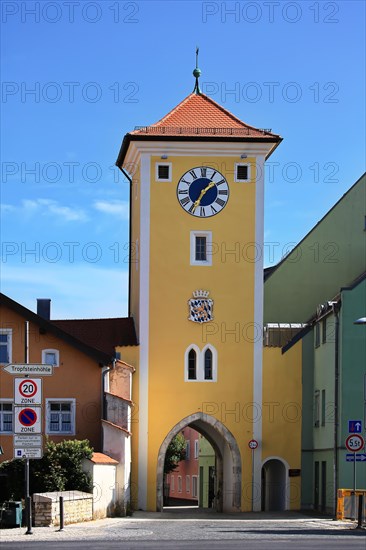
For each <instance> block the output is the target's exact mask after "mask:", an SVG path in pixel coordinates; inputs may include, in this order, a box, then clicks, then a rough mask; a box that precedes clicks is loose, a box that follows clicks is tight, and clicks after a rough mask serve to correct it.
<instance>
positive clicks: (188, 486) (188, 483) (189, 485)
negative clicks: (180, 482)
mask: <svg viewBox="0 0 366 550" xmlns="http://www.w3.org/2000/svg"><path fill="white" fill-rule="evenodd" d="M190 492H191V477H190V476H189V475H186V493H190Z"/></svg>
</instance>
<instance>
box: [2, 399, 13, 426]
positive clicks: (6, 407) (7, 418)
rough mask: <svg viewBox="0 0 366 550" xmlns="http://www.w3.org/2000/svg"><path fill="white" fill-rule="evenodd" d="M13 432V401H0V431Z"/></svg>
mask: <svg viewBox="0 0 366 550" xmlns="http://www.w3.org/2000/svg"><path fill="white" fill-rule="evenodd" d="M12 432H13V403H12V402H11V401H7V400H4V401H0V433H2V434H6V433H8V434H9V433H12Z"/></svg>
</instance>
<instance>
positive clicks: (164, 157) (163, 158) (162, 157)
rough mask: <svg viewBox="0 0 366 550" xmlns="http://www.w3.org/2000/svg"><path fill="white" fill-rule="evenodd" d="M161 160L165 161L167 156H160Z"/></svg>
mask: <svg viewBox="0 0 366 550" xmlns="http://www.w3.org/2000/svg"><path fill="white" fill-rule="evenodd" d="M160 158H161V159H162V160H166V159H167V158H168V155H161V157H160Z"/></svg>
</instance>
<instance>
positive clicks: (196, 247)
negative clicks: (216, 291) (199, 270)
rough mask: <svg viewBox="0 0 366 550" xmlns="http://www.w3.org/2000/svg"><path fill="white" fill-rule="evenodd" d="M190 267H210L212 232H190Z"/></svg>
mask: <svg viewBox="0 0 366 550" xmlns="http://www.w3.org/2000/svg"><path fill="white" fill-rule="evenodd" d="M190 240H191V246H190V265H205V266H211V265H212V232H211V231H191V233H190Z"/></svg>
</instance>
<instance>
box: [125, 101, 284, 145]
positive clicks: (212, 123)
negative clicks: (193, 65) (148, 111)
mask: <svg viewBox="0 0 366 550" xmlns="http://www.w3.org/2000/svg"><path fill="white" fill-rule="evenodd" d="M130 133H131V135H144V134H150V135H156V136H160V135H164V136H167V135H168V136H169V135H180V136H192V135H204V136H207V137H209V136H238V137H240V136H243V137H245V136H246V137H256V138H268V137H279V136H276V134H272V133H271V132H270V131H268V130H261V129H259V128H254V126H250V125H249V124H245V123H244V122H242V121H241V120H240V119H238V118H237V117H236V116H234V115H233V114H232V113H230V112H229V111H227V110H226V109H224V108H223V107H221V105H219V104H218V103H216V101H214V100H213V99H211V98H209V97H208V96H206V95H204V94H195V93H193V94H190V95H189V96H187V97H186V98H185V99H183V101H182V102H181V103H179V105H177V106H176V107H175V108H174V109H172V110H171V111H170V112H169V113H168V114H167V115H165V116H164V117H163V118H162V119H161V120H159V121H158V122H156V123H155V124H152V125H151V126H143V127H139V128H138V129H137V130H134V131H133V132H130Z"/></svg>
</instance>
